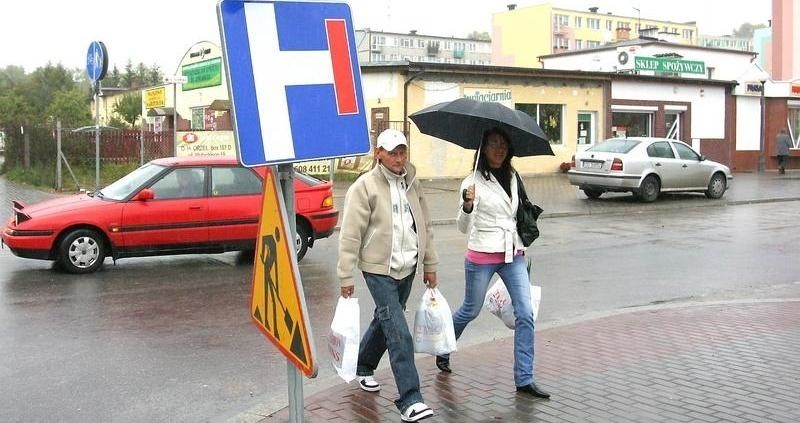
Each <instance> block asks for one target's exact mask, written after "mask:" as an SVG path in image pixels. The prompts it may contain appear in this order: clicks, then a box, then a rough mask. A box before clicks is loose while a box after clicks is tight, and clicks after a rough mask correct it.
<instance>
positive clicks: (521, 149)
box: [409, 98, 554, 157]
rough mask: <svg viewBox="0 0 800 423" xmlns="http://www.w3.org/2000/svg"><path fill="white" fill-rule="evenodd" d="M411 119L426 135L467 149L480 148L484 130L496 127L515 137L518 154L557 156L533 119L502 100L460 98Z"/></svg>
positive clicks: (514, 141) (413, 114)
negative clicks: (500, 101) (502, 102)
mask: <svg viewBox="0 0 800 423" xmlns="http://www.w3.org/2000/svg"><path fill="white" fill-rule="evenodd" d="M409 118H411V120H412V121H413V122H414V123H415V124H416V125H417V128H419V130H420V132H422V133H423V134H426V135H431V136H434V137H436V138H441V139H443V140H445V141H450V142H452V143H454V144H456V145H460V146H461V147H464V148H469V149H473V150H477V149H478V148H480V144H481V138H482V137H483V133H484V132H485V131H486V130H488V129H491V128H493V127H495V126H496V127H499V128H501V129H503V130H504V131H505V132H506V133H507V134H508V136H509V137H510V138H511V146H512V147H513V148H514V155H515V156H518V157H522V156H542V155H550V156H554V154H553V149H552V148H550V142H549V141H548V140H547V136H546V135H545V134H544V132H543V131H542V128H540V127H539V125H538V124H537V123H536V121H535V120H533V118H531V117H530V116H528V115H527V114H526V113H525V112H521V111H519V110H514V109H509V108H508V107H506V106H503V105H502V104H500V103H494V102H487V101H475V100H471V99H468V98H459V99H457V100H453V101H448V102H445V103H439V104H435V105H433V106H430V107H427V108H425V109H422V110H420V111H418V112H415V113H412V114H411V115H409Z"/></svg>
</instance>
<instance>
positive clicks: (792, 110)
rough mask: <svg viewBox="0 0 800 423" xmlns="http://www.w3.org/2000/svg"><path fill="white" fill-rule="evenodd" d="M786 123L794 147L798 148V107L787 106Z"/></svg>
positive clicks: (799, 109)
mask: <svg viewBox="0 0 800 423" xmlns="http://www.w3.org/2000/svg"><path fill="white" fill-rule="evenodd" d="M786 123H787V124H788V125H789V135H790V136H791V137H792V143H793V144H794V148H800V107H797V106H795V107H792V106H791V105H790V106H789V116H788V117H787V118H786Z"/></svg>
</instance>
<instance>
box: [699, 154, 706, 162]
mask: <svg viewBox="0 0 800 423" xmlns="http://www.w3.org/2000/svg"><path fill="white" fill-rule="evenodd" d="M705 160H706V156H704V155H702V154H701V155H700V161H701V162H702V161H705Z"/></svg>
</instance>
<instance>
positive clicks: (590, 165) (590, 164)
mask: <svg viewBox="0 0 800 423" xmlns="http://www.w3.org/2000/svg"><path fill="white" fill-rule="evenodd" d="M581 163H582V167H583V168H584V169H600V168H601V167H603V163H602V162H581Z"/></svg>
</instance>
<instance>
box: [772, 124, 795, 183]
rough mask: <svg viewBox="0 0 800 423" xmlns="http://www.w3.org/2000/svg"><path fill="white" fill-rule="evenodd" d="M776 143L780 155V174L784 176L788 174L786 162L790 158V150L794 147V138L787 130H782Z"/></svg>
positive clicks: (776, 149)
mask: <svg viewBox="0 0 800 423" xmlns="http://www.w3.org/2000/svg"><path fill="white" fill-rule="evenodd" d="M775 141H776V143H777V146H776V147H775V151H776V152H777V155H778V172H779V173H780V174H781V175H783V174H784V173H786V160H787V159H788V158H789V149H790V148H792V147H794V146H793V145H792V138H791V137H789V134H787V133H786V128H781V130H780V132H779V133H778V136H777V137H776V139H775Z"/></svg>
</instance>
